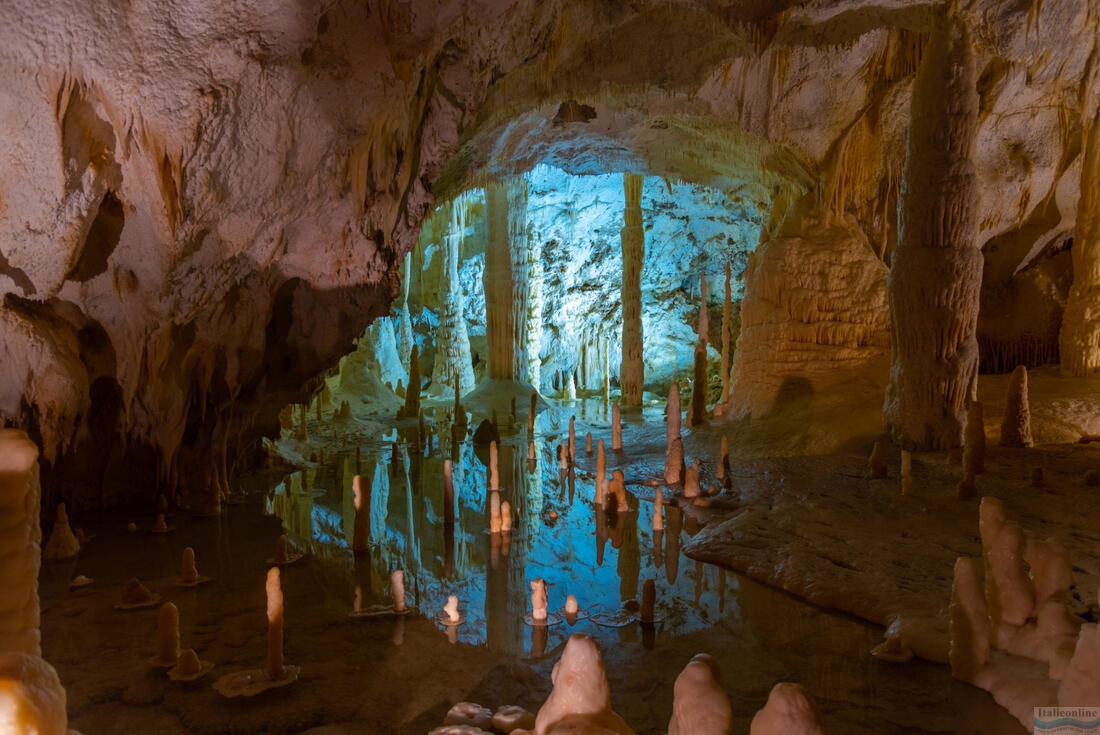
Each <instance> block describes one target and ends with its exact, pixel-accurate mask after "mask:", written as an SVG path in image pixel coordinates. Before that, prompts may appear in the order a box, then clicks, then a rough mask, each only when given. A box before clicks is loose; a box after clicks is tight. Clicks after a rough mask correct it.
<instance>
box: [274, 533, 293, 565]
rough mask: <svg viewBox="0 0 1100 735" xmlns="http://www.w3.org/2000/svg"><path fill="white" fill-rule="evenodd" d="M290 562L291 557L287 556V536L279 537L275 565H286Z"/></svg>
mask: <svg viewBox="0 0 1100 735" xmlns="http://www.w3.org/2000/svg"><path fill="white" fill-rule="evenodd" d="M288 561H290V557H289V556H288V555H287V551H286V534H285V533H284V534H283V535H282V536H280V537H279V539H278V541H276V542H275V563H276V564H285V563H286V562H288Z"/></svg>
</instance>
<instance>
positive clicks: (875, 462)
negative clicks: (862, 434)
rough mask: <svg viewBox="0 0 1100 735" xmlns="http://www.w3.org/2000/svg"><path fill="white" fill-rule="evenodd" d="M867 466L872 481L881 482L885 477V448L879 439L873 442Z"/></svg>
mask: <svg viewBox="0 0 1100 735" xmlns="http://www.w3.org/2000/svg"><path fill="white" fill-rule="evenodd" d="M867 465H868V467H869V468H870V470H871V479H872V480H881V479H882V478H884V477H886V447H885V445H884V444H883V441H882V440H881V439H876V440H875V446H874V448H873V449H872V450H871V456H870V458H868V460H867Z"/></svg>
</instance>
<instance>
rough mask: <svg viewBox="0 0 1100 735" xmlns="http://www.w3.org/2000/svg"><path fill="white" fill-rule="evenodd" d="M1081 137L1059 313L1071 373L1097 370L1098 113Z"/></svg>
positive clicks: (1064, 358)
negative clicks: (1069, 279)
mask: <svg viewBox="0 0 1100 735" xmlns="http://www.w3.org/2000/svg"><path fill="white" fill-rule="evenodd" d="M1094 114H1095V115H1096V116H1095V117H1094V118H1093V120H1092V123H1091V124H1089V125H1088V126H1087V131H1085V132H1082V137H1083V138H1084V141H1083V146H1084V152H1083V154H1082V155H1083V159H1084V160H1083V162H1082V164H1081V198H1080V200H1079V201H1078V204H1077V226H1076V228H1075V230H1074V238H1073V249H1072V251H1071V252H1072V253H1073V286H1072V288H1070V292H1069V298H1068V299H1067V300H1066V308H1065V311H1064V312H1063V314H1062V329H1061V332H1060V334H1059V336H1058V347H1059V350H1060V357H1061V362H1062V369H1063V370H1065V371H1067V372H1068V373H1070V374H1071V375H1086V374H1088V373H1093V372H1096V371H1097V370H1100V306H1098V305H1100V113H1096V112H1095V111H1094Z"/></svg>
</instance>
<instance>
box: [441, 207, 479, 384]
mask: <svg viewBox="0 0 1100 735" xmlns="http://www.w3.org/2000/svg"><path fill="white" fill-rule="evenodd" d="M474 200H475V196H474V192H473V191H468V192H465V193H463V194H461V195H459V196H458V197H456V198H455V200H454V201H453V202H451V217H450V222H449V225H448V228H447V231H446V232H445V233H443V235H442V237H440V247H441V250H442V255H443V265H442V267H441V268H440V274H439V292H440V302H441V304H440V313H439V329H438V330H436V340H435V344H436V356H435V364H434V365H433V367H432V386H439V391H440V392H442V391H443V390H445V387H444V386H446V387H451V386H454V384H455V380H454V379H455V376H458V390H459V392H460V393H461V394H466V393H469V392H470V391H472V390H473V389H474V368H473V363H472V361H471V359H470V335H469V333H468V332H467V331H466V314H465V309H464V308H463V301H462V287H461V285H460V284H459V282H458V263H459V259H460V257H461V254H462V241H463V239H464V237H465V233H466V228H467V220H468V215H469V212H470V208H471V206H472V204H473V202H474Z"/></svg>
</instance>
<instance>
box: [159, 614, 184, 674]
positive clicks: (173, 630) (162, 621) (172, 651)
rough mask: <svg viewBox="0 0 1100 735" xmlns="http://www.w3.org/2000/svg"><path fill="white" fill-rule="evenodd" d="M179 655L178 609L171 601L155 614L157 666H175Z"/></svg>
mask: <svg viewBox="0 0 1100 735" xmlns="http://www.w3.org/2000/svg"><path fill="white" fill-rule="evenodd" d="M179 657H180V611H179V609H178V608H177V607H176V606H175V605H173V604H172V603H171V602H166V603H164V604H163V605H161V607H160V613H159V614H158V615H157V656H156V660H155V663H156V665H158V666H175V665H176V662H177V661H179Z"/></svg>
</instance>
